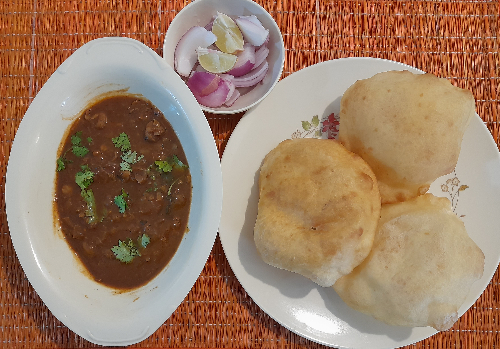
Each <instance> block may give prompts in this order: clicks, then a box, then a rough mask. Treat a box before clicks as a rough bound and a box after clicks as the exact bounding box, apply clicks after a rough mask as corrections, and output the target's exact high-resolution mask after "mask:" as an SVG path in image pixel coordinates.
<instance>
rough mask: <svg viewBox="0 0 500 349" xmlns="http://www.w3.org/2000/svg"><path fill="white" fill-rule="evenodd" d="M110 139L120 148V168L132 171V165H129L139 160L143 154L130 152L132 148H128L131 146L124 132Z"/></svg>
mask: <svg viewBox="0 0 500 349" xmlns="http://www.w3.org/2000/svg"><path fill="white" fill-rule="evenodd" d="M111 140H112V141H113V144H114V145H115V147H117V148H120V150H121V151H122V152H123V154H122V155H121V158H122V160H123V161H122V162H121V163H120V170H122V171H130V172H132V166H130V165H133V164H135V163H137V162H138V161H140V160H141V159H142V158H143V157H144V155H139V156H137V152H135V151H134V152H132V150H130V148H131V147H132V146H131V144H130V139H129V138H128V136H127V134H126V133H124V132H122V133H120V135H119V136H118V137H114V138H112V139H111Z"/></svg>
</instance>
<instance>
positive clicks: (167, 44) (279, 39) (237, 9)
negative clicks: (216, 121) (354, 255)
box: [163, 0, 285, 114]
mask: <svg viewBox="0 0 500 349" xmlns="http://www.w3.org/2000/svg"><path fill="white" fill-rule="evenodd" d="M217 12H222V13H224V14H226V15H228V16H230V17H232V18H234V17H236V16H250V15H255V16H256V17H257V18H258V19H259V20H260V21H261V23H262V25H263V26H264V27H265V28H266V29H269V43H268V45H267V46H268V47H269V55H268V56H267V61H268V63H269V70H268V73H267V76H266V77H265V78H264V80H263V82H261V83H259V84H257V85H256V86H255V87H254V88H253V89H252V90H251V91H250V92H248V93H246V94H244V95H242V96H240V97H239V98H238V99H237V100H236V102H235V103H234V104H233V105H232V106H231V107H224V106H223V107H219V108H209V107H206V106H204V105H201V104H200V107H201V109H203V110H205V111H207V112H210V113H216V114H235V113H239V112H242V111H246V110H248V109H250V108H251V107H253V106H255V105H256V104H258V103H259V102H261V101H262V100H263V99H264V98H266V97H267V95H268V94H269V93H270V92H271V90H272V89H273V88H274V86H275V85H276V83H277V82H278V81H279V79H280V77H281V72H282V71H283V65H284V62H285V46H284V44H283V36H282V35H281V31H280V29H279V28H278V25H277V24H276V22H275V21H274V19H273V17H272V16H271V15H270V14H269V13H268V12H267V11H266V10H265V9H264V8H263V7H262V6H260V5H259V4H257V3H255V2H253V1H251V0H196V1H194V2H192V3H190V4H189V5H187V6H186V7H184V8H183V9H182V10H181V11H180V12H179V13H178V14H177V16H175V18H174V19H173V21H172V23H170V26H169V27H168V30H167V33H166V35H165V41H164V43H163V58H164V59H165V60H166V61H167V63H168V64H169V65H170V66H171V67H174V52H175V47H176V46H177V43H178V42H179V40H180V38H181V37H182V36H183V35H184V34H185V33H186V32H187V31H188V29H190V28H191V27H193V26H197V25H198V26H201V27H204V26H205V25H207V24H208V23H210V21H211V20H212V19H213V18H214V16H215V15H217Z"/></svg>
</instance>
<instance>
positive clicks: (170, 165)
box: [155, 155, 188, 173]
mask: <svg viewBox="0 0 500 349" xmlns="http://www.w3.org/2000/svg"><path fill="white" fill-rule="evenodd" d="M155 165H156V166H158V169H159V170H160V171H163V172H165V173H169V172H172V170H173V169H174V168H176V169H184V168H188V165H185V164H184V163H183V162H182V161H181V160H179V158H178V157H177V155H172V156H170V157H169V158H167V160H157V161H155Z"/></svg>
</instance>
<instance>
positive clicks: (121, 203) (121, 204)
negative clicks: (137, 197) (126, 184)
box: [114, 189, 128, 213]
mask: <svg viewBox="0 0 500 349" xmlns="http://www.w3.org/2000/svg"><path fill="white" fill-rule="evenodd" d="M127 197H128V194H127V193H126V192H125V190H123V189H122V193H121V195H118V196H115V200H114V202H115V205H116V206H118V211H119V212H120V213H125V210H126V208H127V200H126V199H127Z"/></svg>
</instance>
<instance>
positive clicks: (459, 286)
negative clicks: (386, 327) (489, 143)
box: [333, 194, 484, 331]
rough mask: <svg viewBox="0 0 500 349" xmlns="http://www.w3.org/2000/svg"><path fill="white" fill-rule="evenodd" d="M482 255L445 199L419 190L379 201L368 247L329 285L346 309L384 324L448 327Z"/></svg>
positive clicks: (481, 262) (475, 275)
mask: <svg viewBox="0 0 500 349" xmlns="http://www.w3.org/2000/svg"><path fill="white" fill-rule="evenodd" d="M483 268H484V254H483V252H482V251H481V250H480V248H479V247H478V246H477V245H476V244H475V243H474V241H473V240H472V239H471V238H470V237H469V236H468V235H467V232H466V230H465V226H464V224H463V222H462V221H461V220H460V219H459V218H458V217H457V216H456V215H455V214H454V213H453V211H452V210H451V205H450V202H449V200H448V199H446V198H438V197H435V196H433V195H432V194H425V195H422V196H419V197H417V198H414V199H412V200H409V201H406V202H402V203H396V204H388V205H382V209H381V218H380V222H379V225H378V228H377V232H376V233H375V240H374V243H373V248H372V250H371V252H370V254H369V255H368V257H367V258H366V259H365V260H364V261H363V263H361V264H360V265H359V266H358V267H356V268H355V269H354V271H353V272H352V273H351V274H349V275H346V276H344V277H342V278H340V279H339V280H338V281H337V282H336V283H335V285H334V286H333V287H334V289H335V290H336V291H337V293H338V294H339V295H340V297H341V298H342V299H343V300H344V301H345V303H347V304H348V305H349V306H350V307H352V308H354V309H356V310H358V311H361V312H363V313H366V314H369V315H372V316H373V317H375V318H376V319H378V320H381V321H383V322H385V323H387V324H390V325H399V326H410V327H414V326H432V327H434V328H435V329H436V330H439V331H443V330H447V329H449V328H450V327H451V326H452V325H453V324H454V323H455V322H456V321H457V320H458V310H459V308H460V306H461V305H462V303H463V302H464V300H465V298H466V296H467V294H468V292H469V290H470V287H471V285H472V284H473V283H474V282H475V281H476V280H478V279H480V278H481V276H482V274H483Z"/></svg>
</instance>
